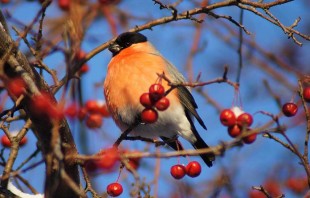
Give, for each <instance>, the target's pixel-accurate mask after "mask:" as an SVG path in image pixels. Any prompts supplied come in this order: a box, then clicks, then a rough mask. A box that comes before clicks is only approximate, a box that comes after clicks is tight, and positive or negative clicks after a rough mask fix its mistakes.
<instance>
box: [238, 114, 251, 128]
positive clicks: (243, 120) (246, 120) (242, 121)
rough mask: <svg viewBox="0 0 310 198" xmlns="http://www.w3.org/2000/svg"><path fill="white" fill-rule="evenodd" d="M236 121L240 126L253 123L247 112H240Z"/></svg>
mask: <svg viewBox="0 0 310 198" xmlns="http://www.w3.org/2000/svg"><path fill="white" fill-rule="evenodd" d="M237 123H238V125H240V126H244V125H246V126H248V127H249V126H251V125H252V123H253V117H252V115H251V114H249V113H242V114H241V115H239V116H238V118H237Z"/></svg>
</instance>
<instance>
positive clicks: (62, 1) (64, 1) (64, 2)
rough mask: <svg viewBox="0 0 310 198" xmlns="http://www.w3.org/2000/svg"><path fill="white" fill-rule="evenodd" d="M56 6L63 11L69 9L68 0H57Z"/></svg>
mask: <svg viewBox="0 0 310 198" xmlns="http://www.w3.org/2000/svg"><path fill="white" fill-rule="evenodd" d="M58 7H59V8H60V9H62V10H63V11H68V10H69V9H70V0H58Z"/></svg>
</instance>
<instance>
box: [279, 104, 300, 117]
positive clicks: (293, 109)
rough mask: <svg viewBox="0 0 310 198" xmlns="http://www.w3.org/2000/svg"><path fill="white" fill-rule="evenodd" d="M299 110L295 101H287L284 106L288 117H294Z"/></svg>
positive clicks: (283, 108) (283, 110)
mask: <svg viewBox="0 0 310 198" xmlns="http://www.w3.org/2000/svg"><path fill="white" fill-rule="evenodd" d="M297 111H298V106H297V105H296V104H295V103H293V102H288V103H285V104H284V105H283V106H282V112H283V114H284V115H285V116H287V117H292V116H294V115H296V113H297Z"/></svg>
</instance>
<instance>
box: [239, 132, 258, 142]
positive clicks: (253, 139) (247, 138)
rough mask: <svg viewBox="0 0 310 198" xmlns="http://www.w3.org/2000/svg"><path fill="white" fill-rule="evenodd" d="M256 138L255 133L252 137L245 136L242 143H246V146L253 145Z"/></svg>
mask: <svg viewBox="0 0 310 198" xmlns="http://www.w3.org/2000/svg"><path fill="white" fill-rule="evenodd" d="M256 137H257V134H256V133H253V134H251V135H248V136H245V137H243V138H242V141H243V142H244V143H245V144H252V143H253V142H254V141H255V140H256Z"/></svg>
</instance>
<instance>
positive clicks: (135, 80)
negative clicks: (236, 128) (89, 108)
mask: <svg viewBox="0 0 310 198" xmlns="http://www.w3.org/2000/svg"><path fill="white" fill-rule="evenodd" d="M108 49H109V51H110V52H111V53H112V58H111V60H110V62H109V64H108V66H107V73H106V76H105V79H104V83H103V89H104V96H105V100H106V104H107V107H108V110H109V112H110V113H111V116H112V118H113V120H114V122H115V123H116V125H117V126H118V127H119V128H120V130H121V131H122V132H124V131H125V130H127V129H128V128H130V127H132V126H133V125H135V124H136V123H137V122H138V123H139V124H138V125H137V126H135V127H133V128H132V129H131V131H130V133H129V134H130V135H131V136H140V137H145V138H158V137H159V138H161V139H162V140H163V141H164V142H166V143H167V144H168V145H169V146H170V147H171V148H173V149H175V150H183V147H182V145H181V144H180V143H179V142H178V141H176V142H174V143H171V142H170V141H169V140H173V139H175V140H177V139H178V137H182V138H184V139H185V140H187V141H188V142H190V143H191V144H192V146H193V147H194V148H195V149H203V148H209V146H208V145H207V144H206V143H205V142H204V140H203V139H202V137H201V136H200V135H199V133H198V131H197V130H196V128H195V125H194V118H196V120H197V121H198V122H199V124H200V125H201V126H202V127H203V128H204V129H207V128H206V126H205V124H204V122H203V120H202V119H201V117H200V116H199V115H198V113H197V111H196V109H197V108H198V106H197V104H196V102H195V100H194V98H193V96H192V94H191V92H190V88H189V87H185V86H178V87H177V88H175V89H173V90H172V91H171V92H170V93H169V94H167V96H166V97H167V98H168V99H169V101H170V106H169V108H168V109H167V110H165V111H161V112H158V120H157V121H156V122H155V123H152V124H145V123H141V112H142V110H143V109H144V107H143V106H142V105H141V104H140V102H139V98H140V96H141V95H142V94H143V93H145V92H147V91H148V90H149V87H150V86H151V85H152V84H154V83H155V82H156V80H158V77H159V76H158V74H162V73H164V74H165V76H166V77H168V79H170V81H171V82H173V83H182V82H186V81H185V78H184V76H183V75H182V74H181V73H180V72H179V71H178V70H177V68H176V67H175V66H174V65H172V64H171V63H170V62H169V61H168V60H166V59H165V58H164V57H163V56H162V55H161V54H160V52H159V51H157V50H156V49H155V47H154V46H153V45H152V44H151V43H150V42H149V41H148V39H147V37H146V36H144V35H143V34H141V33H138V32H124V33H122V34H120V35H119V36H118V37H117V38H116V39H115V40H114V41H113V42H112V43H111V44H110V45H109V47H108ZM162 85H163V86H164V88H165V90H168V89H169V88H170V86H169V84H168V82H166V81H165V80H163V82H162ZM200 157H201V158H202V160H203V161H204V162H205V164H206V165H207V166H209V167H211V166H212V165H213V161H214V160H215V155H214V154H213V153H207V154H206V153H204V154H200Z"/></svg>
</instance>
